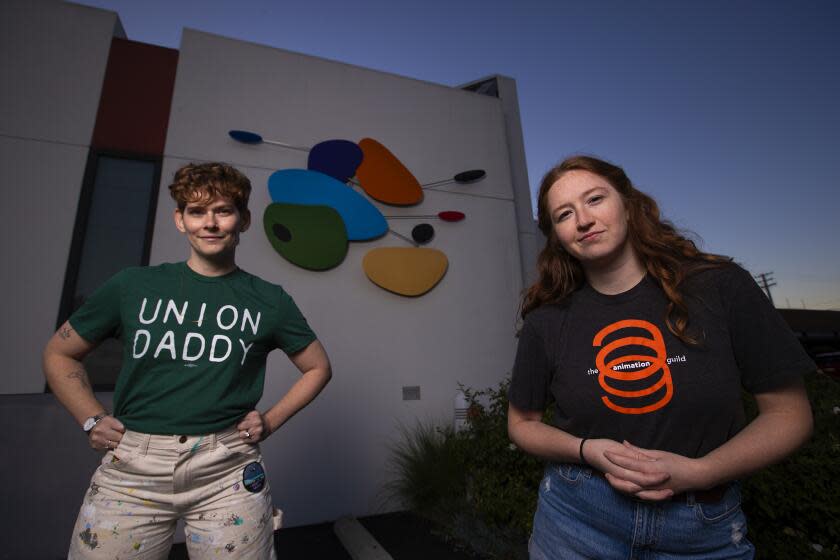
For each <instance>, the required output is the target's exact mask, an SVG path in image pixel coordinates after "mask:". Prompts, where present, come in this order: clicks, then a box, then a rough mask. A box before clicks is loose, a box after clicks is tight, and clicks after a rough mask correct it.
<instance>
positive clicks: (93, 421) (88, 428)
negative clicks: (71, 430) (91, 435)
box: [82, 417, 96, 432]
mask: <svg viewBox="0 0 840 560" xmlns="http://www.w3.org/2000/svg"><path fill="white" fill-rule="evenodd" d="M95 425H96V419H95V418H93V417H91V418H88V419H87V420H85V424H84V426H82V429H83V430H84V431H86V432H89V431H91V430H92V429H93V427H94V426H95Z"/></svg>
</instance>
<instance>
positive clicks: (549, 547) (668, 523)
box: [528, 464, 755, 560]
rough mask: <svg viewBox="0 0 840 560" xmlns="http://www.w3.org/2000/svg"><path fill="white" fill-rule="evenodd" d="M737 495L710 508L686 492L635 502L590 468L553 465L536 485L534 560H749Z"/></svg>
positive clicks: (734, 490) (733, 489)
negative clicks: (731, 559) (586, 559)
mask: <svg viewBox="0 0 840 560" xmlns="http://www.w3.org/2000/svg"><path fill="white" fill-rule="evenodd" d="M746 533H747V524H746V518H745V517H744V512H743V511H741V494H740V490H739V487H738V485H737V484H731V485H730V486H729V488H728V489H727V490H726V493H725V494H724V496H723V498H722V499H721V500H720V501H718V502H715V503H697V502H695V500H694V498H693V495H692V494H691V493H687V494H686V495H685V496H683V497H681V499H674V500H670V501H664V502H643V501H640V500H634V499H632V498H629V497H627V496H625V495H624V494H621V493H619V492H617V491H616V490H614V489H613V488H612V486H610V485H609V483H608V482H607V481H606V479H604V478H603V477H601V476H599V475H598V474H597V473H593V472H592V469H590V468H587V467H583V466H581V465H569V464H551V465H549V466H548V467H547V468H546V470H545V476H544V477H543V480H542V482H541V483H540V491H539V502H538V506H537V513H536V515H535V516H534V530H533V533H532V534H531V541H530V543H529V545H528V550H529V552H530V557H531V560H548V559H552V560H554V559H557V560H560V559H562V560H577V559H583V558H594V559H598V560H602V559H603V560H608V559H621V560H649V559H657V560H660V559H661V560H664V559H677V558H679V559H697V560H700V559H703V560H711V559H716V558H739V559H740V558H744V559H751V558H753V557H754V555H755V548H754V547H753V545H752V543H750V542H749V541H748V540H747V538H746Z"/></svg>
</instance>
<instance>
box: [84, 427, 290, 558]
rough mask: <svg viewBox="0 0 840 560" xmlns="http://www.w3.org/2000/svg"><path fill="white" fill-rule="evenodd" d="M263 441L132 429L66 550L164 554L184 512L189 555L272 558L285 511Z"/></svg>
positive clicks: (109, 461)
mask: <svg viewBox="0 0 840 560" xmlns="http://www.w3.org/2000/svg"><path fill="white" fill-rule="evenodd" d="M278 513H279V512H276V511H275V509H274V507H273V506H272V503H271V494H270V489H269V485H268V480H267V478H266V475H265V470H264V467H263V462H262V456H261V455H260V450H259V446H258V445H253V444H250V443H246V442H245V441H243V440H242V439H241V438H240V437H239V433H238V432H237V430H235V429H230V430H226V431H223V432H218V433H215V434H207V435H204V436H178V435H172V436H159V435H150V434H142V433H139V432H132V431H126V433H125V434H124V435H123V438H122V440H121V441H120V443H119V445H118V446H117V448H116V449H114V450H113V451H108V452H107V453H106V454H105V457H104V458H103V459H102V464H101V465H100V466H99V468H97V470H96V472H95V473H94V475H93V478H92V479H91V483H90V488H89V489H88V491H87V493H86V494H85V497H84V501H83V502H82V507H81V510H80V511H79V516H78V518H77V519H76V526H75V528H74V529H73V536H72V540H71V542H70V551H69V553H68V558H70V559H72V560H76V559H94V558H97V559H98V558H108V559H113V558H123V559H127V558H138V559H143V560H151V559H166V558H167V557H168V555H169V549H170V547H171V545H172V538H173V536H174V534H175V526H176V523H177V521H178V519H179V518H182V519H184V522H185V525H186V528H185V533H186V541H187V549H188V552H189V555H190V558H192V559H193V560H196V559H200V558H217V557H218V556H219V555H220V554H223V555H224V558H231V559H233V558H248V559H251V558H253V559H270V560H274V559H275V558H276V555H275V551H274V529H275V528H279V525H280V521H281V517H280V515H279V514H278Z"/></svg>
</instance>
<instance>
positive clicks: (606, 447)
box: [583, 439, 712, 502]
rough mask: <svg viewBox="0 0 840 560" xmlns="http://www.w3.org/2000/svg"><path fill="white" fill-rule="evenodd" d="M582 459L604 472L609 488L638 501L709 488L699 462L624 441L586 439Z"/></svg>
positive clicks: (702, 466)
mask: <svg viewBox="0 0 840 560" xmlns="http://www.w3.org/2000/svg"><path fill="white" fill-rule="evenodd" d="M583 456H584V459H585V460H586V462H587V463H589V465H590V466H592V467H593V468H595V469H598V470H599V471H601V472H602V473H604V476H605V477H606V479H607V481H608V482H609V483H610V486H612V487H613V488H615V489H616V490H618V491H619V492H622V493H624V494H627V495H630V496H633V497H635V498H638V499H640V500H647V501H652V502H656V501H661V500H667V499H669V498H671V497H672V496H674V495H675V494H679V493H681V492H685V491H688V490H699V489H703V488H707V487H709V486H712V485H711V484H709V481H708V476H707V473H706V471H705V466H704V464H703V463H702V462H701V460H700V459H690V458H688V457H684V456H682V455H677V454H676V453H669V452H667V451H658V450H655V449H642V448H640V447H636V446H635V445H632V444H630V443H629V442H627V441H625V442H624V443H619V442H617V441H614V440H611V439H587V440H586V443H585V444H584V448H583Z"/></svg>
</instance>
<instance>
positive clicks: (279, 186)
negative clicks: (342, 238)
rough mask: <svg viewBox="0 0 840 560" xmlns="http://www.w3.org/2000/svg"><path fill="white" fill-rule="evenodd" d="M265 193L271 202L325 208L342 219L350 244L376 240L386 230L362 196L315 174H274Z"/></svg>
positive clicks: (305, 171) (291, 171) (378, 214)
mask: <svg viewBox="0 0 840 560" xmlns="http://www.w3.org/2000/svg"><path fill="white" fill-rule="evenodd" d="M268 193H269V195H270V196H271V200H272V202H285V203H287V204H317V205H322V206H329V207H330V208H332V209H334V210H335V211H336V212H338V214H339V215H340V216H341V219H342V220H344V225H345V226H346V227H347V239H348V240H350V241H367V240H369V239H376V238H377V237H381V236H382V235H384V234H385V232H386V231H388V223H387V222H386V221H385V217H384V216H382V213H381V212H380V211H379V210H377V209H376V207H375V206H374V205H373V204H371V203H370V202H368V200H367V199H366V198H365V197H363V196H362V195H360V194H358V193H357V192H356V191H354V190H353V189H351V188H349V187H348V186H347V185H345V184H344V183H341V182H340V181H338V180H337V179H334V178H333V177H330V176H329V175H324V174H323V173H320V172H318V171H309V170H308V169H281V170H279V171H275V172H274V173H272V174H271V177H269V178H268Z"/></svg>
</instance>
